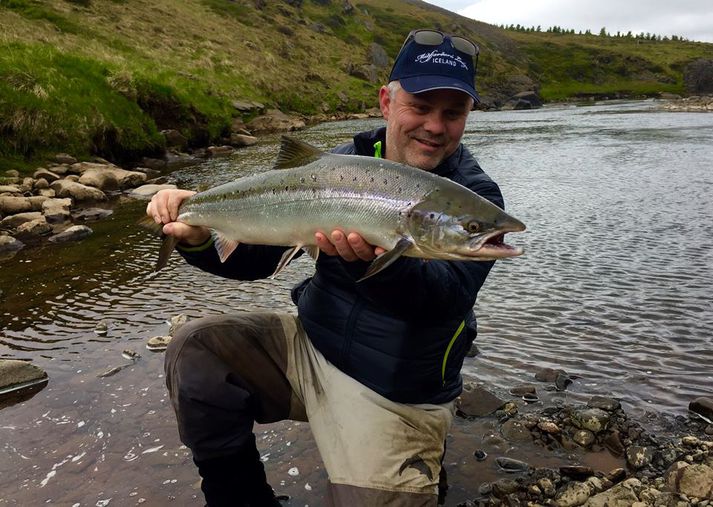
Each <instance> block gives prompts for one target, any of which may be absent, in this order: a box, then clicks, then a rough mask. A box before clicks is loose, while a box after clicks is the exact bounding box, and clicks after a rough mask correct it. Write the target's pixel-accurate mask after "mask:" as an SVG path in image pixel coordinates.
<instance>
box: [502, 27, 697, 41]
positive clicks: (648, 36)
mask: <svg viewBox="0 0 713 507" xmlns="http://www.w3.org/2000/svg"><path fill="white" fill-rule="evenodd" d="M498 26H499V27H500V28H502V29H503V30H512V31H515V32H539V33H554V34H561V35H594V34H593V33H592V31H591V30H585V31H582V30H579V32H577V31H575V30H574V28H563V27H561V26H557V25H554V26H550V27H548V28H547V29H546V30H543V29H542V26H541V25H537V26H530V27H527V26H524V25H520V24H511V25H498ZM598 35H599V37H613V38H625V39H636V40H647V41H669V40H670V41H688V39H687V38H685V37H683V36H681V35H671V36H670V37H669V36H668V35H663V36H662V35H657V34H655V33H650V32H646V33H644V32H641V33H637V34H634V33H632V32H631V30H629V31H628V32H626V33H623V32H620V31H617V32H616V33H615V34H613V33H610V32H608V31H607V29H606V27H602V29H601V30H599V34H598Z"/></svg>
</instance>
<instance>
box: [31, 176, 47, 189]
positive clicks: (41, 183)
mask: <svg viewBox="0 0 713 507" xmlns="http://www.w3.org/2000/svg"><path fill="white" fill-rule="evenodd" d="M33 188H34V189H35V190H43V189H46V188H50V184H49V182H48V181H47V180H46V179H44V178H38V179H36V180H35V183H34V185H33Z"/></svg>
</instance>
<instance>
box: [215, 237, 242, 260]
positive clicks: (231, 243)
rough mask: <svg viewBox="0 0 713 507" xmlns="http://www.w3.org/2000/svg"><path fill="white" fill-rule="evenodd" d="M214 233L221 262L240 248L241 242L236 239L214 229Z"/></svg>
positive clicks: (216, 249)
mask: <svg viewBox="0 0 713 507" xmlns="http://www.w3.org/2000/svg"><path fill="white" fill-rule="evenodd" d="M213 234H214V236H215V242H214V245H215V251H216V252H218V258H219V259H220V262H225V261H226V260H227V259H228V257H230V254H232V253H233V252H234V251H235V249H236V248H238V245H239V244H240V242H239V241H236V240H234V239H228V238H227V237H225V236H224V235H223V234H221V233H219V232H216V231H213Z"/></svg>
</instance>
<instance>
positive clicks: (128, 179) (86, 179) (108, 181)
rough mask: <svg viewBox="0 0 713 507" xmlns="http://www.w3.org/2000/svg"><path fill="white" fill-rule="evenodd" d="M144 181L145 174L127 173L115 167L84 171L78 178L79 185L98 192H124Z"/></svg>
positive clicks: (101, 167)
mask: <svg viewBox="0 0 713 507" xmlns="http://www.w3.org/2000/svg"><path fill="white" fill-rule="evenodd" d="M83 164H86V162H83ZM145 181H146V174H145V173H142V172H138V171H127V170H126V169H121V168H120V167H116V166H110V165H109V166H107V165H105V166H99V167H92V168H89V169H86V170H85V171H84V172H83V173H82V175H81V176H80V178H79V183H81V184H82V185H88V186H90V187H95V188H98V189H100V190H124V189H127V188H134V187H138V186H139V185H141V184H143V183H144V182H145Z"/></svg>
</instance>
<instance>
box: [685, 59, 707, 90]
mask: <svg viewBox="0 0 713 507" xmlns="http://www.w3.org/2000/svg"><path fill="white" fill-rule="evenodd" d="M683 81H684V83H685V85H686V90H687V91H688V92H689V93H693V94H699V93H713V60H706V59H704V58H699V59H698V60H695V61H693V62H691V63H689V64H688V65H686V67H685V68H684V69H683Z"/></svg>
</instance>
